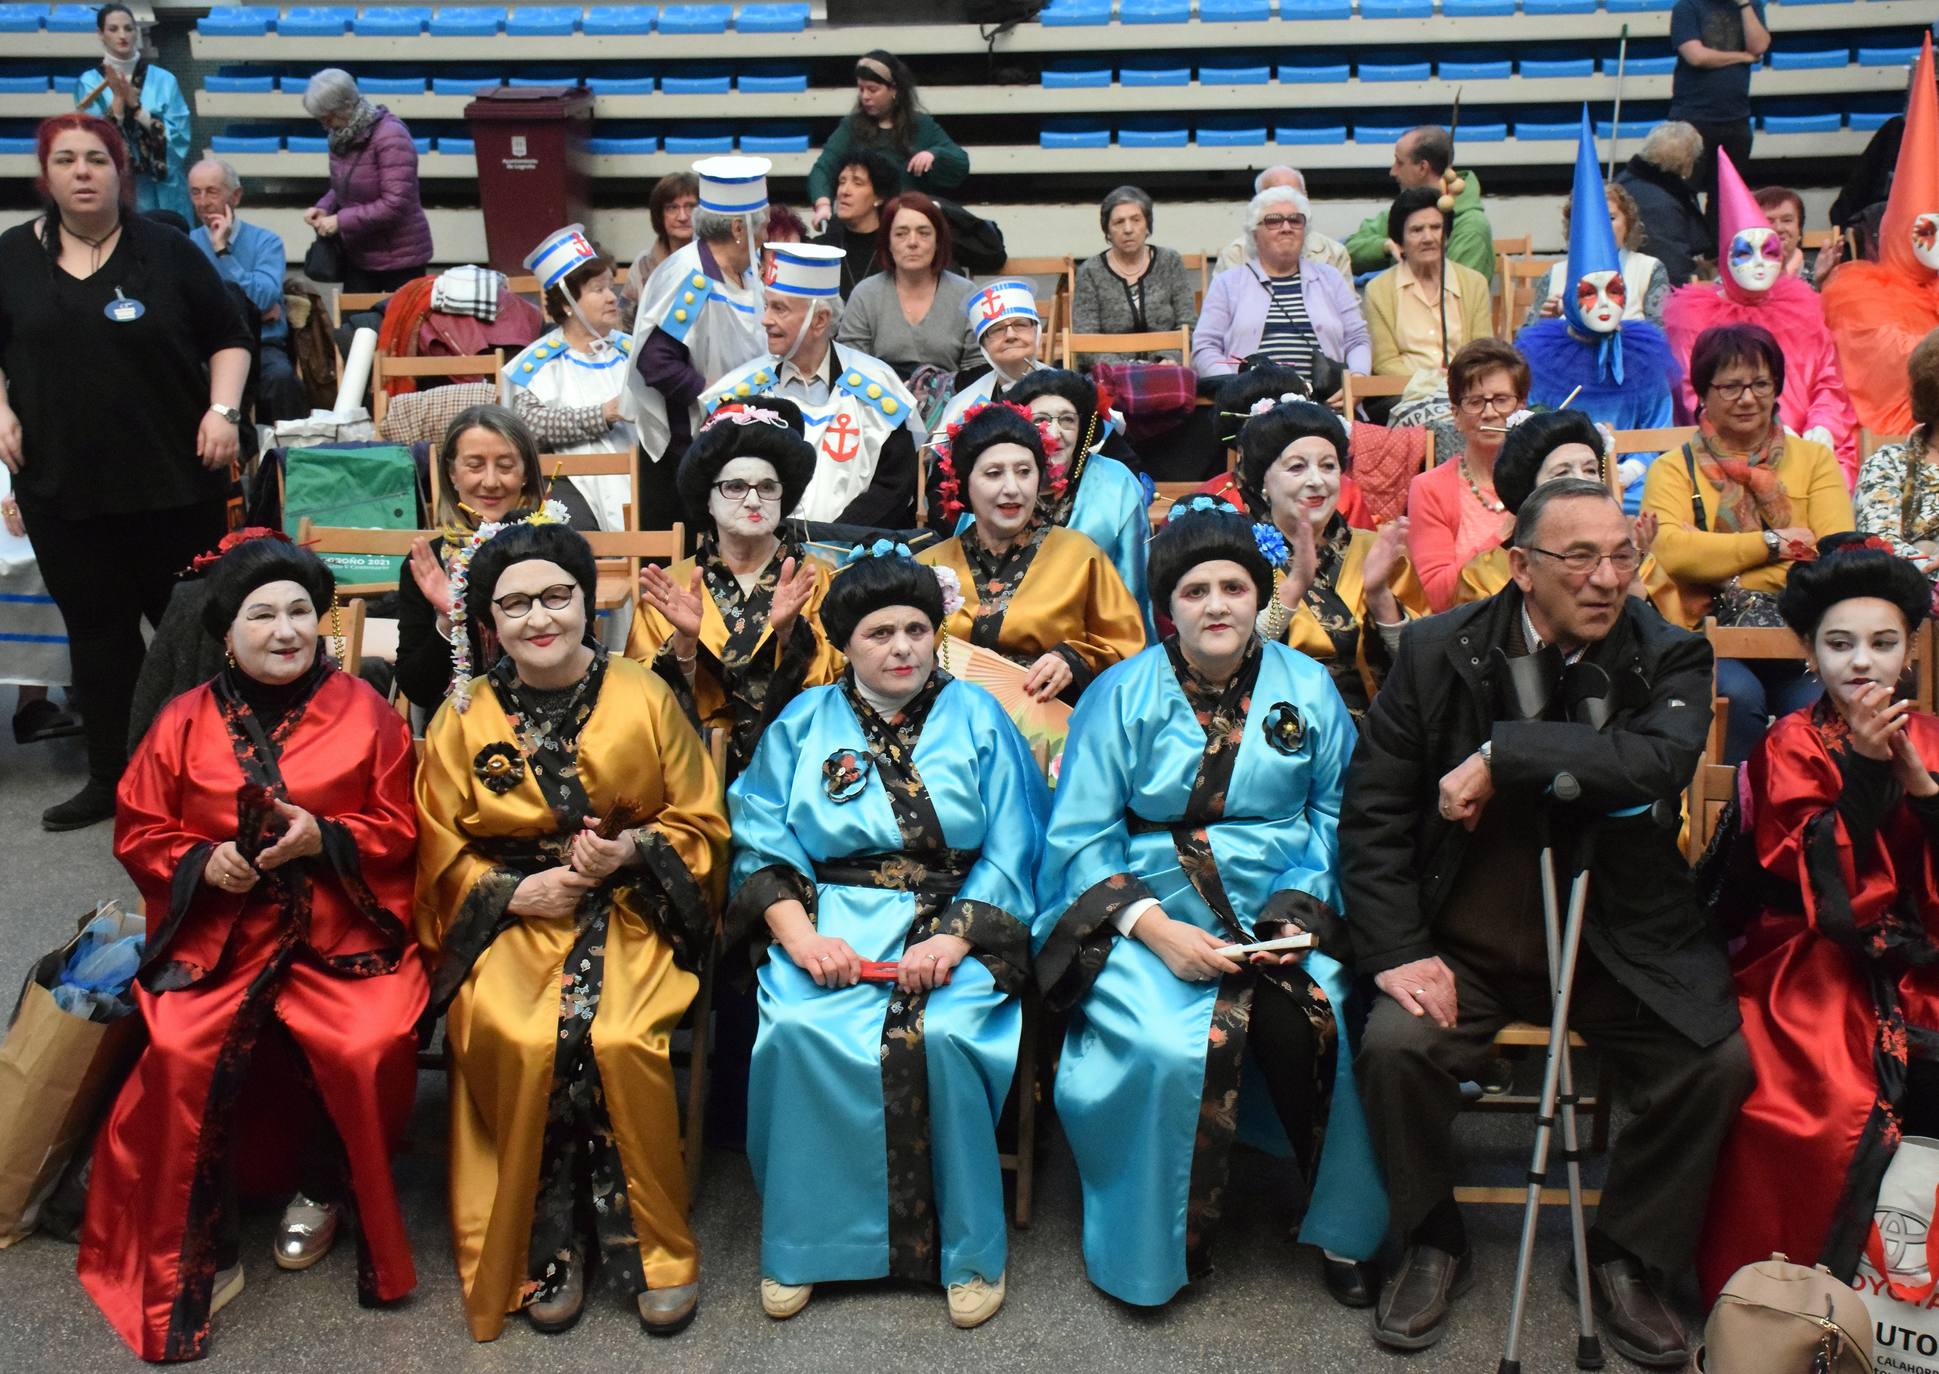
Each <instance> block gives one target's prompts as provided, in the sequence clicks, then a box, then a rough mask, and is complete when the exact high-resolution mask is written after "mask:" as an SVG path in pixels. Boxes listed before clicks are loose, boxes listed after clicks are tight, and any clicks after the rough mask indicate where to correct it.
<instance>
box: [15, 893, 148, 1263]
mask: <svg viewBox="0 0 1939 1374" xmlns="http://www.w3.org/2000/svg"><path fill="white" fill-rule="evenodd" d="M110 914H112V915H115V916H118V917H120V920H121V932H120V933H121V934H123V935H135V934H140V933H142V931H143V930H144V929H145V928H146V926H145V922H144V921H143V920H142V918H141V917H139V916H130V915H128V914H127V913H125V912H123V911H121V910H120V908H119V907H118V906H117V905H116V904H115V903H113V902H104V903H102V904H101V906H100V907H98V908H96V909H95V910H94V911H90V912H89V913H88V914H87V915H86V916H84V917H83V918H82V919H81V927H82V928H85V927H86V926H87V924H88V923H89V922H90V921H92V920H93V919H94V918H95V917H96V916H100V915H110ZM79 940H80V933H79V931H78V930H77V931H76V933H75V936H74V938H73V939H72V940H69V941H68V942H67V943H66V944H65V945H63V946H61V948H59V949H57V950H53V951H51V952H50V953H48V954H47V955H46V956H45V957H44V958H42V959H41V960H40V961H39V962H38V963H36V964H35V965H34V967H33V970H32V971H31V972H30V973H28V975H27V985H26V987H24V988H23V989H22V990H21V994H20V1002H19V1005H18V1006H17V1007H16V1008H15V1009H14V1018H13V1024H12V1025H11V1026H10V1027H9V1028H8V1030H7V1038H6V1040H5V1041H4V1042H0V1247H5V1246H8V1245H11V1244H13V1243H14V1242H15V1241H17V1240H19V1239H21V1238H22V1237H23V1236H26V1235H27V1234H28V1233H29V1232H31V1231H32V1230H33V1229H34V1219H35V1216H36V1214H37V1213H38V1212H39V1211H40V1205H41V1202H42V1201H43V1200H44V1199H45V1198H46V1197H47V1194H48V1193H49V1192H51V1191H52V1190H53V1187H54V1185H55V1184H56V1183H58V1182H59V1181H60V1177H61V1171H62V1170H63V1169H64V1168H66V1167H67V1162H68V1159H69V1158H70V1157H71V1156H72V1155H73V1153H74V1151H75V1149H76V1148H77V1147H78V1146H79V1145H80V1143H81V1142H82V1141H84V1140H86V1139H87V1138H88V1136H89V1134H90V1133H91V1132H92V1131H93V1129H94V1124H95V1121H96V1119H97V1118H98V1117H99V1116H100V1114H101V1111H102V1109H103V1108H104V1107H105V1106H106V1105H107V1101H108V1098H109V1096H110V1095H111V1094H112V1093H113V1092H114V1091H115V1089H116V1088H118V1087H119V1086H120V1085H121V1080H122V1079H123V1078H124V1077H125V1076H126V1075H127V1072H128V1069H129V1067H130V1066H131V1065H132V1064H133V1062H134V1057H135V1055H136V1054H137V1053H138V1052H139V1051H140V1049H141V1045H142V1020H141V1017H140V1015H138V1014H131V1015H128V1016H124V1017H121V1018H120V1019H119V1020H116V1021H108V1022H101V1021H89V1020H85V1019H83V1018H81V1017H79V1016H73V1015H70V1014H69V1013H67V1012H64V1011H62V1010H61V1008H60V1005H59V1004H58V1003H57V1002H55V1001H54V996H53V994H52V993H50V992H49V991H48V990H47V989H48V987H49V986H50V985H51V984H52V983H53V982H54V981H55V979H56V978H58V977H59V975H60V971H61V967H62V965H63V964H65V963H66V961H67V957H68V954H69V953H70V952H71V951H72V950H73V948H74V946H75V944H76V943H77V942H78V941H79Z"/></svg>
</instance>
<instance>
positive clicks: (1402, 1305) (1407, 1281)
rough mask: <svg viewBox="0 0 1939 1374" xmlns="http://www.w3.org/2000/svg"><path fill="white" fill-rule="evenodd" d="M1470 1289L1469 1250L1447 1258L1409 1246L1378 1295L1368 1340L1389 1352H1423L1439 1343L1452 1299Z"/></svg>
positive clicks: (1471, 1266)
mask: <svg viewBox="0 0 1939 1374" xmlns="http://www.w3.org/2000/svg"><path fill="white" fill-rule="evenodd" d="M1473 1284H1474V1250H1473V1249H1472V1248H1470V1249H1467V1250H1464V1251H1462V1253H1461V1254H1460V1255H1458V1256H1457V1255H1450V1254H1449V1253H1448V1252H1447V1251H1445V1250H1436V1249H1435V1248H1434V1247H1433V1246H1431V1245H1410V1246H1408V1247H1407V1253H1406V1255H1404V1256H1403V1257H1402V1258H1401V1262H1400V1268H1399V1269H1397V1270H1395V1271H1394V1276H1393V1277H1392V1278H1390V1279H1388V1280H1387V1286H1386V1287H1385V1288H1383V1289H1382V1290H1381V1292H1380V1305H1379V1306H1378V1307H1377V1308H1375V1310H1374V1316H1373V1338H1374V1339H1375V1340H1376V1341H1379V1342H1380V1343H1381V1344H1382V1345H1385V1346H1391V1347H1392V1348H1393V1349H1395V1350H1425V1349H1427V1347H1428V1346H1430V1345H1433V1344H1434V1342H1436V1341H1438V1340H1440V1339H1441V1336H1442V1334H1443V1333H1444V1332H1445V1331H1446V1329H1447V1324H1448V1313H1449V1311H1450V1310H1451V1304H1452V1302H1453V1300H1454V1299H1455V1298H1458V1297H1460V1296H1461V1295H1462V1294H1463V1293H1465V1292H1467V1291H1468V1289H1469V1288H1470V1287H1471V1286H1473Z"/></svg>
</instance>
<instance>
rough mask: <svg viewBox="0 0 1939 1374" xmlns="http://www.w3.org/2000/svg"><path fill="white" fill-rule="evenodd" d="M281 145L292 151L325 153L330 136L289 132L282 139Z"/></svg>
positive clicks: (328, 146)
mask: <svg viewBox="0 0 1939 1374" xmlns="http://www.w3.org/2000/svg"><path fill="white" fill-rule="evenodd" d="M283 147H284V148H285V149H286V150H288V151H289V152H292V153H327V152H329V151H330V138H329V135H327V134H289V135H287V136H286V137H285V138H284V139H283Z"/></svg>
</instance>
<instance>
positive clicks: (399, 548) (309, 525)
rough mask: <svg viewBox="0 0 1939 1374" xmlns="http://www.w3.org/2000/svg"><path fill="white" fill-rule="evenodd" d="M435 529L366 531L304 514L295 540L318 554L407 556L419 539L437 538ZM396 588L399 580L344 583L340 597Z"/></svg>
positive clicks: (338, 592)
mask: <svg viewBox="0 0 1939 1374" xmlns="http://www.w3.org/2000/svg"><path fill="white" fill-rule="evenodd" d="M436 537H437V531H436V530H367V529H357V528H355V527H352V526H348V525H318V524H315V523H314V522H312V521H311V519H310V517H309V516H307V515H306V516H304V517H303V518H302V519H301V520H299V521H298V522H297V525H296V542H297V543H298V544H300V545H302V546H303V547H304V548H306V549H308V550H310V552H312V553H315V554H319V555H321V554H326V553H376V554H385V555H387V556H389V557H392V558H408V557H410V553H411V544H412V542H413V541H414V540H417V539H434V538H436ZM395 590H397V583H396V582H357V583H342V584H339V586H338V587H337V595H338V596H339V597H346V596H359V595H366V594H367V595H372V596H374V595H376V594H377V593H379V592H388V591H395Z"/></svg>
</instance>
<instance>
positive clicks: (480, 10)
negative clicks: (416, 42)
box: [431, 5, 505, 38]
mask: <svg viewBox="0 0 1939 1374" xmlns="http://www.w3.org/2000/svg"><path fill="white" fill-rule="evenodd" d="M504 27H505V11H504V9H503V8H502V7H501V6H495V5H450V6H446V7H445V8H444V9H441V10H439V11H438V12H437V13H436V14H434V15H432V16H431V32H432V33H433V34H434V35H435V36H437V37H439V38H485V37H488V36H490V35H491V34H495V33H497V32H498V31H499V30H500V29H502V28H504Z"/></svg>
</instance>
